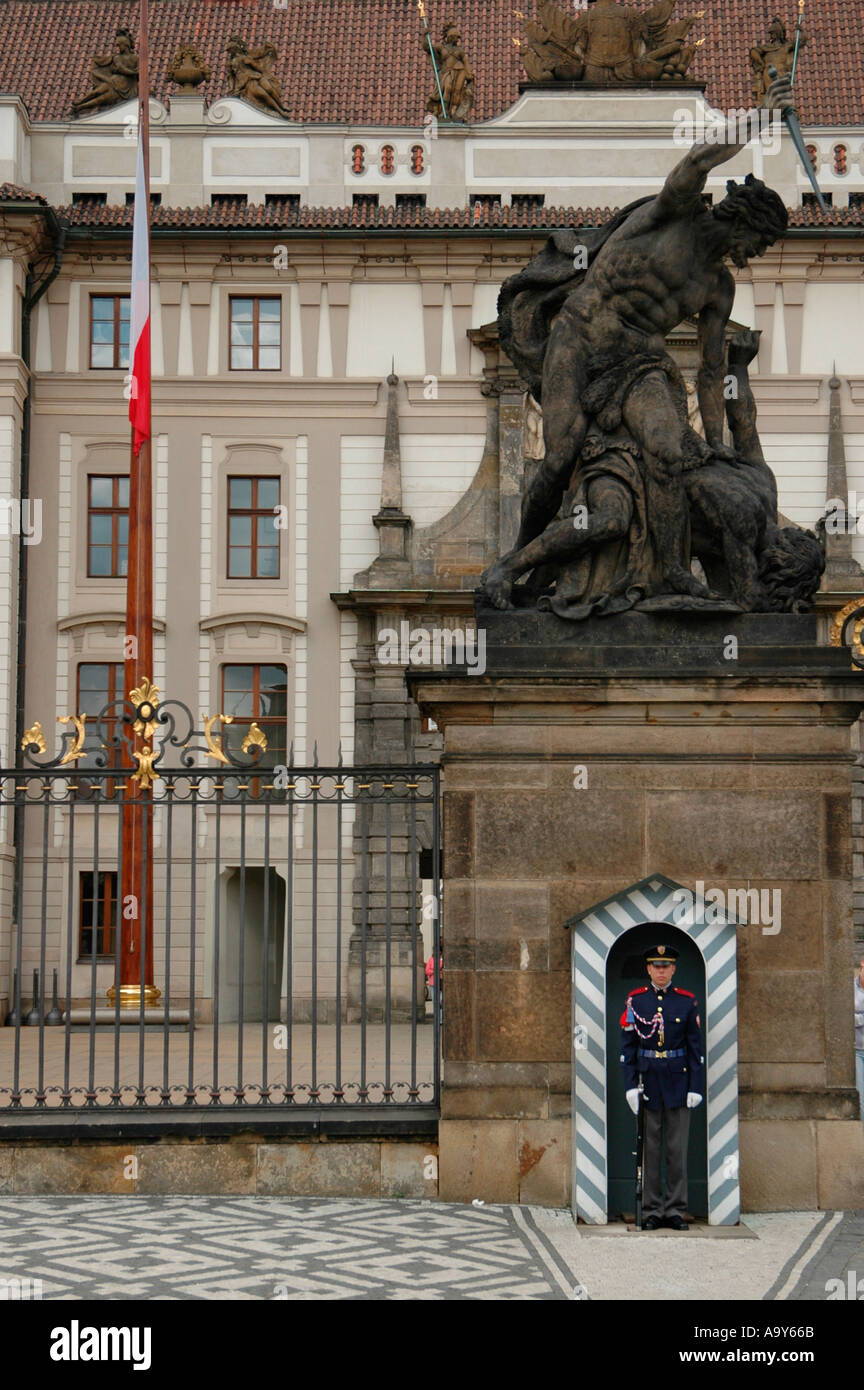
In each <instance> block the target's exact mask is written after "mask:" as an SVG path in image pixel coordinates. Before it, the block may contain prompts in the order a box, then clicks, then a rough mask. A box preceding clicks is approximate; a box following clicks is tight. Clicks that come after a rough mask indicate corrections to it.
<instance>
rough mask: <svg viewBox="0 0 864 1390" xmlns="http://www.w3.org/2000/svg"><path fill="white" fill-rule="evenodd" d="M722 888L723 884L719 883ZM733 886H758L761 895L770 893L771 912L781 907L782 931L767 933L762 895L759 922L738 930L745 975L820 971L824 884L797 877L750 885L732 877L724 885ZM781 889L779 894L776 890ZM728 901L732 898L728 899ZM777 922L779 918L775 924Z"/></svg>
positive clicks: (751, 881)
mask: <svg viewBox="0 0 864 1390" xmlns="http://www.w3.org/2000/svg"><path fill="white" fill-rule="evenodd" d="M715 886H717V887H719V886H720V885H719V884H718V885H715ZM723 887H724V889H725V890H726V891H727V893H728V892H729V890H730V889H736V890H739V889H744V890H746V889H748V888H749V889H751V890H752V889H756V890H757V891H758V892H759V893H760V895H761V893H762V892H763V891H765V892H767V893H768V897H767V898H766V899H765V900H764V902H765V905H766V906H767V908H768V913H769V914H770V913H772V912H773V910H774V908H775V906H776V905H778V904H779V908H780V930H779V932H776V933H774V932H773V931H771V930H769V932H767V933H766V932H764V931H763V927H764V926H765V925H767V922H766V921H765V919H764V918H763V914H762V903H763V899H762V898H761V896H760V898H759V907H758V916H759V921H758V922H755V923H754V924H753V925H752V926H751V925H748V926H742V927H739V929H738V933H737V935H738V969H739V971H740V972H741V973H742V975H744V974H746V973H749V972H750V971H751V970H777V971H786V970H819V969H821V966H822V956H823V933H822V930H821V921H822V885H821V884H819V883H812V882H807V881H802V880H796V879H791V880H790V879H784V880H775V879H760V880H759V882H758V883H756V882H754V880H753V879H751V880H750V882H749V884H748V883H747V882H745V881H743V880H741V879H737V880H729V881H727V882H726V883H725V884H724V885H723ZM775 889H776V890H777V891H776V893H775V892H774V890H775ZM726 901H727V903H728V902H730V901H731V900H730V899H729V898H727V899H726ZM774 925H776V921H775V922H774V923H773V924H772V926H774Z"/></svg>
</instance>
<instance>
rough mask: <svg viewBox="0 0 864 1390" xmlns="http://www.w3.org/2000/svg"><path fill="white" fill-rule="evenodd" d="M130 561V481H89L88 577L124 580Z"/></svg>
mask: <svg viewBox="0 0 864 1390" xmlns="http://www.w3.org/2000/svg"><path fill="white" fill-rule="evenodd" d="M128 562H129V478H128V476H127V475H125V474H121V475H119V476H115V477H103V476H92V475H91V476H90V477H88V479H87V577H88V579H123V578H124V577H125V575H126V572H127V568H128Z"/></svg>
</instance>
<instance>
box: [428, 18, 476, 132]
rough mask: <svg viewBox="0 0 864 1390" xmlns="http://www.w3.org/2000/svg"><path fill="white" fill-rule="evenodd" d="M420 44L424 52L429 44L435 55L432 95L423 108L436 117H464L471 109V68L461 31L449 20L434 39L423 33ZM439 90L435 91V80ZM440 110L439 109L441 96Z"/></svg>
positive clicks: (472, 94)
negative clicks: (435, 75)
mask: <svg viewBox="0 0 864 1390" xmlns="http://www.w3.org/2000/svg"><path fill="white" fill-rule="evenodd" d="M423 47H424V49H425V50H426V53H427V54H428V53H429V51H430V47H431V50H432V53H434V55H435V65H436V67H437V70H438V77H437V81H436V82H435V85H434V88H433V91H432V95H431V96H430V98H429V100H428V101H427V103H426V110H427V111H429V112H431V113H432V115H433V116H437V118H438V120H439V121H440V120H442V119H445V118H446V119H448V120H451V121H466V120H467V119H468V117H469V116H470V115H471V112H472V111H473V109H474V72H473V70H472V68H471V64H470V63H469V62H468V59H467V58H466V57H465V51H464V49H463V48H462V35H461V34H460V32H459V28H458V26H457V25H456V24H454V23H453V22H452V21H448V22H447V23H446V24H445V25H444V27H443V29H442V31H441V38H440V39H439V40H438V42H437V43H436V42H435V40H434V39H433V38H431V37H427V34H426V32H425V31H424V34H423ZM439 83H440V86H441V90H440V94H439V90H438V84H439ZM442 96H443V98H444V108H445V109H444V110H443V111H442V109H441V97H442Z"/></svg>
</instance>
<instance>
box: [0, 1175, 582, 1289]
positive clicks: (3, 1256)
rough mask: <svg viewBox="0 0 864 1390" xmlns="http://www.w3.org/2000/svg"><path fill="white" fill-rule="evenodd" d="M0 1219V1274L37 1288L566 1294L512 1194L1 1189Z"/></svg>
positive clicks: (555, 1264) (547, 1248)
mask: <svg viewBox="0 0 864 1390" xmlns="http://www.w3.org/2000/svg"><path fill="white" fill-rule="evenodd" d="M0 1228H2V1230H3V1242H2V1249H0V1280H11V1279H15V1278H17V1279H20V1280H24V1279H28V1280H34V1279H40V1280H41V1281H42V1297H43V1298H44V1299H141V1300H150V1299H289V1300H298V1299H302V1300H311V1299H315V1300H340V1301H344V1300H352V1301H353V1300H405V1299H423V1300H448V1301H450V1300H457V1299H475V1300H476V1299H482V1300H512V1299H519V1300H524V1299H531V1300H536V1299H545V1300H562V1299H569V1298H571V1297H572V1296H573V1294H572V1284H573V1280H572V1278H571V1275H570V1273H569V1271H568V1269H567V1266H566V1264H565V1263H564V1262H563V1261H562V1260H561V1259H560V1257H559V1256H558V1255H557V1254H556V1251H555V1249H554V1247H553V1246H552V1245H551V1244H550V1243H549V1241H548V1240H547V1239H546V1238H545V1237H544V1236H543V1235H542V1234H541V1233H540V1232H539V1231H538V1229H537V1226H536V1223H535V1222H534V1219H533V1216H532V1214H531V1212H530V1211H527V1210H524V1209H520V1208H518V1207H486V1208H479V1207H473V1206H451V1205H448V1204H445V1203H443V1202H441V1203H439V1202H419V1201H390V1202H374V1201H362V1200H354V1199H352V1200H347V1199H346V1200H342V1199H340V1198H312V1197H298V1198H280V1197H221V1198H220V1197H7V1198H0ZM2 1287H3V1288H4V1289H5V1288H6V1287H8V1286H7V1284H5V1283H4V1284H3V1286H2ZM14 1287H16V1288H17V1287H20V1286H18V1285H15V1286H14ZM28 1287H32V1286H28Z"/></svg>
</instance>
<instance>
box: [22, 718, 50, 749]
mask: <svg viewBox="0 0 864 1390" xmlns="http://www.w3.org/2000/svg"><path fill="white" fill-rule="evenodd" d="M32 743H35V744H36V747H37V748H38V749H39V752H40V753H47V751H48V745H47V743H46V742H45V735H44V734H43V733H42V725H41V724H40V723H39V720H38V719H37V720H36V723H35V724H34V725H33V726H32V728H30V729H28V730H27V732H26V734H25V735H24V737H23V738H22V740H21V751H22V752H26V750H27V749H28V748H29V747H30V745H31V744H32Z"/></svg>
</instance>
